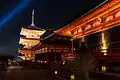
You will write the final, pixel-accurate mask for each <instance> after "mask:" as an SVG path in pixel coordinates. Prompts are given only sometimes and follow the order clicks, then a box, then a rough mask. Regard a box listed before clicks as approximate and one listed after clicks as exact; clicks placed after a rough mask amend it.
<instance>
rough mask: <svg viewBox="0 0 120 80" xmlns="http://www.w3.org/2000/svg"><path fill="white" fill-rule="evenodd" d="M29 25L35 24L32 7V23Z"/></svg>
mask: <svg viewBox="0 0 120 80" xmlns="http://www.w3.org/2000/svg"><path fill="white" fill-rule="evenodd" d="M31 26H35V24H34V9H33V11H32V23H31Z"/></svg>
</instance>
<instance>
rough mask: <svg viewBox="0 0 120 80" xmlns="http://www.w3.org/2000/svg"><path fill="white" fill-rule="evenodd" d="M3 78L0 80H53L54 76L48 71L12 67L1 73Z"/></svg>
mask: <svg viewBox="0 0 120 80" xmlns="http://www.w3.org/2000/svg"><path fill="white" fill-rule="evenodd" d="M3 78H4V79H0V80H54V79H53V78H54V75H53V74H52V71H50V70H30V69H28V70H22V69H21V67H20V66H18V67H14V66H13V67H11V68H9V69H8V71H7V72H4V73H3Z"/></svg>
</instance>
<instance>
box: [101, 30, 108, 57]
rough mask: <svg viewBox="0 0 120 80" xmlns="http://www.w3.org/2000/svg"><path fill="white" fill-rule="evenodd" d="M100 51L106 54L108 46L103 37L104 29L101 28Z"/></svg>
mask: <svg viewBox="0 0 120 80" xmlns="http://www.w3.org/2000/svg"><path fill="white" fill-rule="evenodd" d="M101 35H102V51H103V52H104V55H107V49H108V46H107V41H106V39H105V31H104V30H103V31H102V34H101Z"/></svg>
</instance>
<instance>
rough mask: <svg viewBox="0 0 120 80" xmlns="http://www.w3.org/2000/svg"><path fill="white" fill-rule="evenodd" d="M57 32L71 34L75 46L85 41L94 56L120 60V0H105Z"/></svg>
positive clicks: (65, 34)
mask: <svg viewBox="0 0 120 80" xmlns="http://www.w3.org/2000/svg"><path fill="white" fill-rule="evenodd" d="M55 33H57V34H59V35H64V36H70V37H71V39H72V40H73V44H74V46H73V47H74V48H78V47H79V46H80V43H81V42H82V41H84V42H86V43H87V45H88V48H89V49H90V51H91V53H94V54H93V55H94V56H103V57H104V56H111V57H109V61H111V60H112V61H113V60H117V61H120V58H119V57H118V56H120V37H119V35H120V0H105V1H104V2H103V3H101V4H100V5H98V6H96V7H95V8H94V9H92V10H90V11H89V12H88V13H86V14H84V15H83V16H81V17H79V18H78V19H76V20H75V21H73V22H72V23H70V24H68V25H66V26H64V27H63V28H61V29H58V30H56V31H55ZM114 56H115V57H114Z"/></svg>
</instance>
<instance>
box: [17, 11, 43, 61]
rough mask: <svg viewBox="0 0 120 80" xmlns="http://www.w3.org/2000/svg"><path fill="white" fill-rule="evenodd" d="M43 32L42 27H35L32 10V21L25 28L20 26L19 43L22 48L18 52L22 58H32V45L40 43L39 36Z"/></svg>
mask: <svg viewBox="0 0 120 80" xmlns="http://www.w3.org/2000/svg"><path fill="white" fill-rule="evenodd" d="M44 33H45V30H44V29H41V28H39V27H37V26H36V25H35V24H34V10H33V12H32V23H31V25H30V26H28V27H27V28H24V27H22V28H21V32H20V41H19V44H21V45H23V48H22V49H21V50H19V51H18V52H19V53H21V54H24V56H21V58H22V59H23V60H34V56H35V54H34V52H33V51H32V50H31V48H32V47H34V46H36V45H38V44H40V36H41V35H43V34H44Z"/></svg>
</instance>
